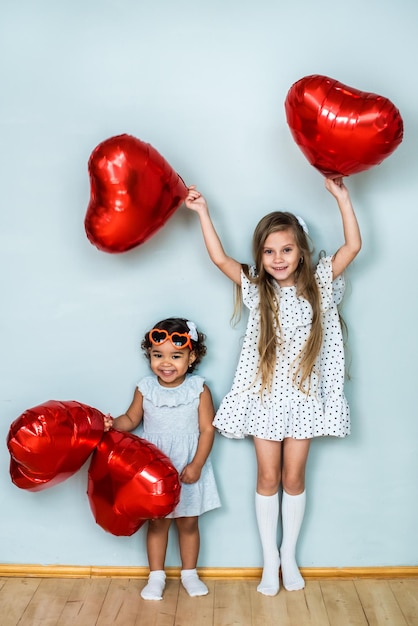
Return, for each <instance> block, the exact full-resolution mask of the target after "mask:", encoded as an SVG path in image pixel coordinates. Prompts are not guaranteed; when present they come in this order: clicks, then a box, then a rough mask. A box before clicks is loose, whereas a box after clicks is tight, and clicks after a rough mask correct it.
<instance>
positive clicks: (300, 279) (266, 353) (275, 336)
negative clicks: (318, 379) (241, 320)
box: [239, 211, 322, 393]
mask: <svg viewBox="0 0 418 626" xmlns="http://www.w3.org/2000/svg"><path fill="white" fill-rule="evenodd" d="M286 230H289V231H291V232H292V233H293V235H294V237H295V242H296V245H297V246H298V248H299V251H300V256H301V260H300V262H299V266H298V268H297V270H296V290H297V295H298V296H302V297H304V298H305V299H306V300H307V301H308V302H309V303H310V305H311V307H312V324H311V330H310V334H309V337H308V339H307V340H306V343H305V345H304V346H303V348H302V351H301V353H300V355H299V358H298V359H297V362H296V363H295V372H294V376H293V383H294V384H295V385H296V386H297V387H298V388H299V389H300V390H302V391H305V392H306V393H309V387H310V384H309V383H310V377H311V375H312V372H313V370H314V366H315V362H316V359H317V357H318V354H319V352H320V349H321V344H322V324H321V311H320V294H319V289H318V286H317V284H316V280H315V276H314V271H313V269H312V249H311V246H310V243H309V240H308V237H307V235H306V233H305V231H304V230H303V228H302V226H301V225H300V224H299V222H298V219H297V217H295V216H294V215H293V214H292V213H287V212H284V211H275V212H273V213H269V214H268V215H266V216H265V217H263V218H262V219H261V220H260V221H259V223H258V224H257V226H256V229H255V231H254V235H253V257H254V261H255V268H256V272H255V276H250V273H249V269H248V266H246V265H243V266H242V267H243V271H244V273H245V275H246V276H247V277H248V279H249V280H250V281H251V282H253V283H254V284H256V285H257V286H258V291H259V298H260V335H259V339H258V354H259V364H258V374H259V376H260V377H261V383H262V388H263V389H264V388H267V389H271V385H272V381H273V375H274V370H275V365H276V359H277V348H278V347H280V341H281V333H280V320H279V302H278V294H277V291H276V290H275V288H274V285H275V280H274V278H273V277H272V276H270V274H267V272H266V271H265V269H264V266H263V250H264V243H265V241H266V239H267V237H268V236H269V235H271V233H275V232H278V231H286ZM239 296H240V294H239ZM277 329H279V332H277Z"/></svg>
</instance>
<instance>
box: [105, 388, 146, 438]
mask: <svg viewBox="0 0 418 626" xmlns="http://www.w3.org/2000/svg"><path fill="white" fill-rule="evenodd" d="M143 415H144V410H143V396H142V393H140V391H139V390H138V389H135V393H134V397H133V399H132V402H131V404H130V406H129V409H128V410H127V411H126V413H122V415H119V417H115V419H114V420H112V419H111V418H109V417H108V416H106V418H105V432H107V431H108V430H109V429H110V428H111V427H113V428H115V429H116V430H122V431H123V432H126V431H130V430H134V429H135V428H136V427H137V426H139V424H140V423H141V421H142V417H143Z"/></svg>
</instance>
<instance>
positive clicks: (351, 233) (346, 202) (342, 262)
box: [325, 178, 361, 278]
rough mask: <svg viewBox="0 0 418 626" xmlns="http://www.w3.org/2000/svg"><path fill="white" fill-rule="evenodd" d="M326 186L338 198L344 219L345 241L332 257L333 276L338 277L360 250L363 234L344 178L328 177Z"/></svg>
mask: <svg viewBox="0 0 418 626" xmlns="http://www.w3.org/2000/svg"><path fill="white" fill-rule="evenodd" d="M325 187H326V188H327V190H328V191H329V192H330V193H331V194H332V195H333V196H334V198H335V199H336V200H337V204H338V208H339V209H340V213H341V217H342V221H343V231H344V243H343V245H342V246H341V248H338V250H337V252H336V253H335V254H334V256H333V257H332V275H333V278H337V276H339V275H340V274H342V273H343V272H344V270H345V269H346V267H348V266H349V265H350V263H351V261H353V259H354V258H355V257H356V256H357V254H358V253H359V252H360V249H361V235H360V229H359V225H358V222H357V218H356V215H355V213H354V209H353V205H352V204H351V199H350V194H349V192H348V189H347V187H346V186H345V185H344V182H343V179H342V178H335V179H334V180H333V179H331V178H326V179H325Z"/></svg>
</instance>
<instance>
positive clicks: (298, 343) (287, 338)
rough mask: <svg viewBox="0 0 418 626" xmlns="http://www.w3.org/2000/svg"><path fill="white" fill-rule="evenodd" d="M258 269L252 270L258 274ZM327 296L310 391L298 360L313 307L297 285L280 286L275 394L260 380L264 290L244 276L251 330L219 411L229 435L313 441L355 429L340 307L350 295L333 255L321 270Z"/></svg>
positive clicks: (318, 275) (319, 275) (220, 426)
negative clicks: (300, 382) (300, 385)
mask: <svg viewBox="0 0 418 626" xmlns="http://www.w3.org/2000/svg"><path fill="white" fill-rule="evenodd" d="M254 269H255V268H251V271H252V272H253V273H254ZM315 279H316V281H317V284H318V287H319V290H320V296H321V312H322V326H323V342H322V348H321V352H320V354H319V355H318V358H317V361H316V365H315V371H314V373H313V374H312V377H311V383H310V388H309V393H308V394H305V393H303V392H301V391H299V390H298V389H297V388H296V387H295V385H294V384H293V383H292V379H293V376H294V372H295V361H296V360H297V358H298V355H299V354H300V351H301V349H302V347H303V345H304V343H305V341H306V339H307V338H308V336H309V333H310V328H311V322H312V308H311V305H310V304H309V302H307V300H305V299H304V298H301V297H298V296H297V294H296V287H283V288H281V287H280V286H279V285H277V299H278V302H279V308H280V325H281V345H280V346H279V347H278V350H277V359H276V368H275V376H274V380H273V385H272V389H271V392H267V391H265V390H263V391H262V392H261V393H260V390H261V384H260V381H259V380H257V363H258V351H257V341H258V334H259V297H258V289H257V287H256V286H255V285H253V284H252V283H250V281H249V280H248V279H247V277H246V276H245V275H244V274H242V295H243V302H244V304H245V305H246V306H247V307H248V309H249V318H248V324H247V330H246V334H245V338H244V342H243V346H242V350H241V354H240V358H239V362H238V367H237V370H236V373H235V377H234V381H233V384H232V389H231V391H230V392H229V393H228V394H227V395H226V396H225V398H224V399H223V401H222V402H221V405H220V407H219V409H218V411H217V413H216V416H215V420H214V425H215V426H216V428H217V429H218V430H219V431H220V432H221V433H222V434H223V435H224V436H226V437H231V438H238V439H242V438H244V437H247V436H249V435H254V436H256V437H259V438H261V439H270V440H274V441H281V440H283V439H284V438H285V437H293V438H295V439H311V438H312V437H320V436H335V437H345V436H346V435H348V434H349V433H350V412H349V407H348V403H347V400H346V398H345V395H344V348H343V338H342V332H341V325H340V320H339V315H338V310H337V305H338V304H339V303H340V302H341V299H342V296H343V294H344V289H345V285H344V279H343V277H342V276H339V277H338V278H337V279H336V280H335V281H332V264H331V257H324V258H322V259H320V261H319V263H318V266H317V268H316V271H315Z"/></svg>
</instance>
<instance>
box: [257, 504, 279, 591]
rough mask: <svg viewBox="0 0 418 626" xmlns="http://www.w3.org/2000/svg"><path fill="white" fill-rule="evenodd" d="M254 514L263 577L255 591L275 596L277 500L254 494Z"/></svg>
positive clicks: (277, 580) (276, 586) (277, 566)
mask: <svg viewBox="0 0 418 626" xmlns="http://www.w3.org/2000/svg"><path fill="white" fill-rule="evenodd" d="M255 512H256V516H257V524H258V532H259V533H260V539H261V546H262V548H263V560H264V566H263V575H262V577H261V581H260V584H259V585H258V587H257V591H259V592H260V593H262V594H264V595H265V596H275V595H276V593H277V592H278V591H279V566H280V558H279V551H278V549H277V524H278V518H279V498H278V494H277V493H276V494H275V495H274V496H262V495H261V494H259V493H256V494H255Z"/></svg>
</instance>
